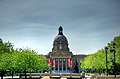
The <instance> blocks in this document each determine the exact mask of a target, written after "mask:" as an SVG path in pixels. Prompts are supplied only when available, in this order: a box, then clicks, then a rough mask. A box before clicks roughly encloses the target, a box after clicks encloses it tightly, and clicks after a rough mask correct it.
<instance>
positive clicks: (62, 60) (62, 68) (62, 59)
mask: <svg viewBox="0 0 120 79" xmlns="http://www.w3.org/2000/svg"><path fill="white" fill-rule="evenodd" d="M62 71H63V58H62Z"/></svg>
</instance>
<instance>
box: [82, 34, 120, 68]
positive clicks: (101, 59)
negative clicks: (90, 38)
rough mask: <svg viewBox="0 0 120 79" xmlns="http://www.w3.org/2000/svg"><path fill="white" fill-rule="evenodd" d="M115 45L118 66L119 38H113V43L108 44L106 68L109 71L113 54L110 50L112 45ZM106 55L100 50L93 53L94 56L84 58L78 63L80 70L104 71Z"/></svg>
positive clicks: (119, 60) (119, 59) (119, 56)
mask: <svg viewBox="0 0 120 79" xmlns="http://www.w3.org/2000/svg"><path fill="white" fill-rule="evenodd" d="M113 42H114V43H116V48H115V50H116V64H117V65H118V66H119V65H120V36H116V37H114V39H113V41H111V42H110V43H108V45H107V47H108V49H109V50H108V53H107V54H108V57H107V58H108V68H109V69H110V68H111V66H112V60H113V53H111V52H110V49H112V44H113ZM105 56H106V54H105V50H104V49H101V50H98V51H97V52H95V53H94V54H90V55H88V56H87V57H85V58H84V59H83V60H82V61H81V62H80V63H81V66H80V67H81V68H82V69H105V68H106V66H105V65H106V61H105V59H106V57H105Z"/></svg>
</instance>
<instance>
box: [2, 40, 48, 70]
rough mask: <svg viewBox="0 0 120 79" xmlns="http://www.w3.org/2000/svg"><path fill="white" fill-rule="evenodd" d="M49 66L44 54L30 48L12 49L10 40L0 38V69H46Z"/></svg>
mask: <svg viewBox="0 0 120 79" xmlns="http://www.w3.org/2000/svg"><path fill="white" fill-rule="evenodd" d="M48 68H49V66H48V65H47V62H46V57H45V56H44V55H38V54H37V52H35V51H34V50H31V49H15V50H14V49H13V45H12V43H10V42H7V43H6V42H3V41H2V39H0V70H10V71H18V70H28V71H31V70H47V69H48Z"/></svg>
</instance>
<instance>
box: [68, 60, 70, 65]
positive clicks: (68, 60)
mask: <svg viewBox="0 0 120 79" xmlns="http://www.w3.org/2000/svg"><path fill="white" fill-rule="evenodd" d="M68 66H69V67H70V59H68Z"/></svg>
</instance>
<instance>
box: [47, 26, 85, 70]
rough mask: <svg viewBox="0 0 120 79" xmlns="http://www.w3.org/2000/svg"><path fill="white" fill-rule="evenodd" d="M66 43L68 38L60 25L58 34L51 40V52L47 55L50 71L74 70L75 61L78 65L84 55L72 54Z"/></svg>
mask: <svg viewBox="0 0 120 79" xmlns="http://www.w3.org/2000/svg"><path fill="white" fill-rule="evenodd" d="M68 45H69V44H68V40H67V38H66V37H65V36H64V34H63V28H62V27H61V26H60V27H59V29H58V35H57V36H56V37H55V39H54V41H53V48H52V52H49V53H48V55H47V59H48V60H50V61H49V62H50V63H51V64H50V65H51V69H52V71H55V72H59V71H62V72H70V71H71V70H74V67H75V64H76V62H77V63H78V67H79V66H80V60H82V59H83V58H84V57H85V56H86V55H73V53H72V52H71V51H70V50H69V47H68ZM79 69H80V68H79Z"/></svg>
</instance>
